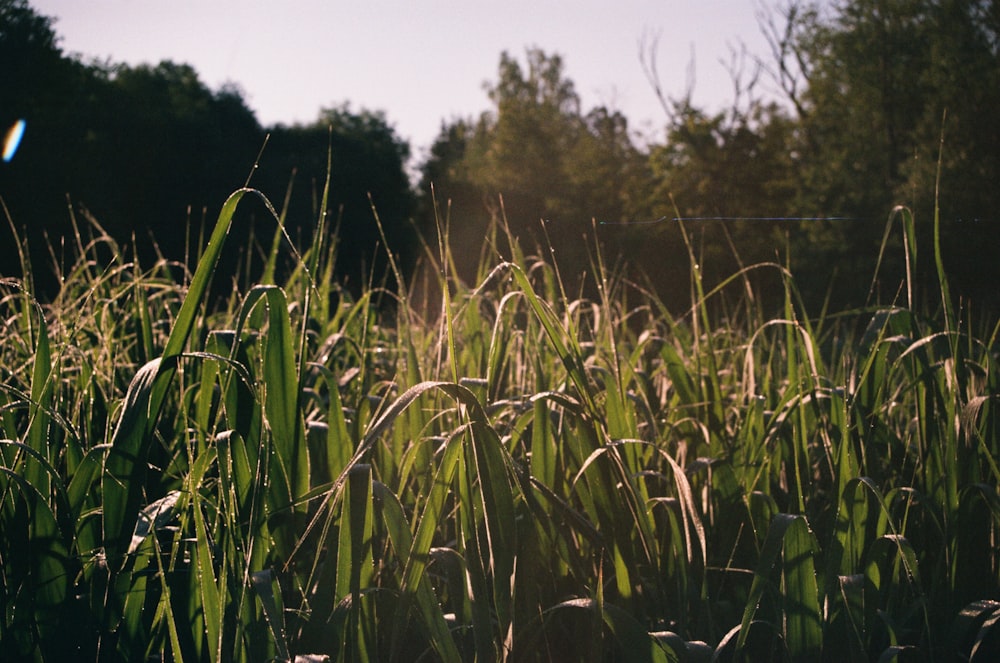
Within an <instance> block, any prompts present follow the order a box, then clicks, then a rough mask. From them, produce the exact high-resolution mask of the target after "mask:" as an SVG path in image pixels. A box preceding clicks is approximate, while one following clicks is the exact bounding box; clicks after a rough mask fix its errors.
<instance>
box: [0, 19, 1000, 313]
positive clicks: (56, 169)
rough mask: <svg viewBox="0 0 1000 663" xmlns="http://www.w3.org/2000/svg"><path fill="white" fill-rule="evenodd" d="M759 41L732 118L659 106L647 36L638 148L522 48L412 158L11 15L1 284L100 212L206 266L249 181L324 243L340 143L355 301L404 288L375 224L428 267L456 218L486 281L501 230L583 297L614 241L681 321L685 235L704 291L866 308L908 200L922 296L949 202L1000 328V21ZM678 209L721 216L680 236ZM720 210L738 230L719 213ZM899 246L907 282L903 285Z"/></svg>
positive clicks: (949, 232)
mask: <svg viewBox="0 0 1000 663" xmlns="http://www.w3.org/2000/svg"><path fill="white" fill-rule="evenodd" d="M760 27H761V30H763V31H764V33H765V35H766V36H767V38H768V42H769V44H770V46H771V52H770V53H762V54H751V53H747V52H745V51H742V50H740V49H734V52H733V58H732V62H731V65H730V71H731V75H732V80H733V99H732V104H731V106H730V107H729V108H726V109H723V110H718V111H708V110H706V109H702V108H697V107H695V106H694V105H693V104H692V102H691V98H692V95H691V86H693V83H694V80H693V78H692V79H691V80H690V81H689V88H688V89H687V90H684V91H681V92H680V93H679V94H670V93H669V91H667V90H665V89H664V87H663V83H662V81H661V80H660V79H659V76H658V74H657V69H656V63H657V62H656V41H655V39H648V40H646V41H645V43H644V44H643V46H642V48H641V49H640V52H639V53H637V62H636V66H643V67H645V70H646V72H647V74H648V76H649V79H650V85H651V86H652V87H653V89H654V90H655V91H656V92H657V93H658V95H659V98H660V100H661V102H662V105H663V110H664V129H665V130H664V131H663V132H662V133H661V134H660V135H659V136H658V137H656V138H651V137H648V136H647V137H641V136H639V134H638V132H636V131H634V130H633V129H632V128H630V127H629V124H628V119H627V118H626V117H624V116H622V115H621V114H620V113H618V112H616V111H615V110H614V109H613V108H607V107H595V108H583V107H582V106H581V102H580V98H579V96H578V95H577V93H576V91H575V89H574V85H573V82H572V81H571V80H569V79H568V78H567V77H566V75H565V73H564V67H563V61H562V59H561V58H560V56H559V55H557V54H553V53H546V52H545V51H544V50H541V49H537V48H532V49H528V50H527V51H526V53H525V54H524V56H523V58H519V57H517V56H515V55H512V54H509V53H503V54H501V55H500V62H499V67H498V71H497V74H496V79H495V80H493V81H491V82H489V83H488V84H487V91H488V94H489V99H490V102H491V108H490V109H489V110H487V111H485V112H483V113H482V114H481V115H480V116H479V117H469V118H453V119H450V120H446V121H444V122H443V123H442V126H441V131H440V134H439V136H438V137H437V139H436V141H435V142H434V144H433V146H432V147H431V149H430V150H429V153H428V155H427V156H426V158H425V159H424V160H423V162H422V163H419V164H413V163H411V148H410V146H409V145H408V144H407V143H406V142H405V141H404V140H401V139H400V137H399V136H397V135H396V133H395V131H394V128H393V125H392V123H391V119H390V118H387V117H386V116H385V114H384V113H382V112H380V111H377V110H375V111H373V110H368V109H359V110H355V109H352V108H351V107H350V106H349V105H347V104H342V105H335V106H333V107H331V108H327V109H323V110H322V111H320V112H319V113H318V116H317V119H316V121H315V122H314V123H312V124H309V125H306V126H300V125H296V126H282V125H279V126H270V127H264V126H261V125H260V123H259V122H258V121H257V119H256V118H255V115H254V112H253V110H252V109H251V108H249V107H248V105H247V103H246V101H245V99H244V95H243V93H242V92H241V91H240V90H239V89H238V88H237V87H232V86H229V87H222V88H221V89H218V90H212V89H209V88H208V87H207V86H206V85H205V84H204V83H203V82H202V81H201V80H200V79H199V76H198V73H197V72H196V71H195V70H194V69H192V68H191V67H190V66H188V65H185V64H178V63H174V62H161V63H159V64H155V65H152V64H150V65H141V66H134V67H133V66H126V65H122V64H117V63H113V62H82V61H80V60H79V59H78V58H77V57H75V56H71V55H68V54H66V53H64V52H63V51H62V50H61V48H60V45H59V37H58V34H57V33H56V32H55V29H54V23H53V20H52V19H51V18H49V17H45V16H42V15H39V14H38V13H37V12H35V11H34V10H33V9H32V8H31V6H30V5H29V3H28V2H26V1H25V0H0V90H3V97H2V98H3V103H2V105H0V127H3V128H4V130H6V128H7V127H9V126H11V125H12V124H13V123H14V122H15V121H16V120H17V119H19V118H25V119H26V120H27V122H28V130H27V134H26V137H25V140H24V142H23V144H22V146H21V148H20V149H19V151H18V152H17V155H16V157H15V158H14V159H13V160H12V161H11V162H10V163H0V197H2V200H3V203H4V205H5V206H6V208H7V213H6V214H7V216H8V218H9V219H10V223H9V224H8V223H6V222H5V223H4V225H5V226H8V227H7V228H3V229H0V233H2V234H3V236H4V239H3V240H2V241H0V261H2V262H0V265H2V267H0V271H2V272H3V274H4V275H5V276H21V274H19V273H18V272H19V271H20V268H18V267H17V265H19V264H20V263H19V260H18V252H17V251H18V247H17V244H16V242H15V241H14V240H13V238H15V237H18V238H20V239H21V240H22V241H27V242H29V243H30V245H31V247H32V251H31V255H32V257H33V258H34V259H35V260H45V261H48V262H49V263H52V262H53V261H54V262H55V263H56V265H57V266H58V265H60V264H63V263H65V264H71V261H70V260H69V256H68V255H67V254H68V253H70V252H72V251H73V248H72V247H67V246H65V245H64V244H65V242H66V241H67V240H66V239H65V238H69V237H73V231H72V228H73V225H74V223H75V224H82V223H87V222H88V221H87V219H88V218H92V219H93V220H96V221H97V222H99V223H100V224H101V226H102V227H103V228H104V229H106V230H107V232H108V233H109V234H110V235H112V236H113V237H115V238H116V239H117V240H119V241H121V242H127V243H130V244H131V245H132V246H133V247H134V249H133V250H134V251H135V252H136V253H137V254H138V256H137V257H138V258H139V259H140V261H146V262H148V261H150V260H152V259H154V258H156V257H159V256H161V255H162V256H163V257H166V258H168V259H171V260H176V261H178V264H181V263H187V262H190V260H191V259H192V257H193V255H192V254H193V253H195V252H196V251H197V248H196V247H198V246H200V243H199V242H201V241H202V236H203V233H204V227H205V225H206V224H207V223H210V222H211V221H213V220H214V219H215V216H216V215H217V213H218V210H219V208H220V207H221V205H222V203H223V201H224V200H225V199H226V196H227V195H228V194H229V193H231V192H232V191H233V190H234V189H235V188H238V187H239V186H242V185H243V184H244V183H245V182H246V181H247V178H248V176H249V175H251V171H253V172H252V177H251V179H250V180H249V183H250V185H251V186H253V187H255V188H258V189H260V190H261V191H263V192H264V193H265V194H266V195H267V196H268V197H269V198H270V199H271V200H272V202H273V203H274V205H275V206H276V207H277V208H279V210H280V209H283V208H286V209H287V216H286V221H287V223H288V226H289V228H290V233H291V235H292V237H309V236H310V233H311V230H312V229H313V228H314V226H315V223H316V215H317V213H318V209H319V208H320V205H319V200H318V199H317V196H318V195H319V192H320V191H322V183H323V181H324V179H325V178H326V176H327V172H328V164H327V158H328V148H332V149H331V150H329V155H330V164H329V173H330V176H331V183H332V186H331V195H332V200H331V204H330V210H331V211H332V212H333V213H335V214H336V218H335V219H332V220H331V221H332V222H333V223H332V224H331V227H332V228H336V232H337V233H338V235H337V241H338V243H339V246H340V250H339V252H338V270H339V272H340V274H339V275H340V276H341V277H342V278H343V279H344V280H345V281H346V283H347V284H348V286H349V287H354V288H357V287H359V286H360V285H361V284H364V283H367V282H369V281H375V282H376V283H380V282H382V280H383V279H384V278H386V277H385V257H384V255H385V254H384V247H380V246H379V244H380V242H379V239H378V238H379V234H378V229H377V227H376V224H375V222H374V214H373V206H374V209H375V210H377V212H378V216H379V218H380V220H381V223H382V224H383V227H384V230H385V233H386V237H387V239H388V242H389V244H390V248H391V249H392V250H393V251H394V252H395V253H397V254H398V255H399V258H400V261H401V264H402V265H404V269H405V271H406V272H407V273H410V274H412V273H413V271H414V270H415V269H417V265H418V264H419V262H420V255H421V250H422V249H421V248H420V246H421V245H420V243H419V242H418V241H416V238H415V233H417V232H420V233H422V234H423V235H424V237H425V238H426V241H427V242H428V244H429V245H430V246H434V242H435V240H434V231H435V228H436V225H437V223H438V222H440V223H441V224H447V226H448V227H449V232H450V237H451V240H452V245H453V247H454V248H455V249H456V252H457V254H458V255H461V254H462V247H463V246H465V247H468V248H467V250H466V253H467V255H468V256H469V261H468V264H467V265H461V264H460V265H458V268H459V269H460V270H465V273H466V275H467V276H469V277H471V276H472V274H471V270H472V268H473V267H472V266H473V265H475V264H478V256H479V254H480V252H481V251H482V250H484V249H483V247H484V243H483V242H484V240H483V238H484V237H486V236H487V232H486V229H487V227H488V224H489V223H490V221H491V220H492V219H496V218H498V217H501V216H502V217H503V218H506V220H507V222H508V223H509V225H510V227H511V229H512V230H513V232H514V233H515V234H516V235H518V236H520V237H521V238H522V241H524V242H525V244H527V245H528V246H532V245H537V246H538V247H539V250H540V251H542V252H548V251H549V250H550V247H551V250H553V251H555V255H556V257H557V259H558V260H559V264H560V267H561V269H562V271H563V276H564V278H565V279H566V281H567V285H568V286H569V287H572V288H579V287H584V286H582V285H581V284H582V283H583V280H582V279H579V278H577V277H578V276H579V275H581V274H584V273H585V272H588V271H589V270H590V257H589V256H588V255H587V249H586V246H588V243H586V242H583V241H581V235H587V236H588V237H592V236H593V235H594V234H595V233H596V234H597V235H598V237H599V239H600V240H601V242H602V244H603V246H604V247H605V251H606V256H607V257H608V258H609V259H612V260H614V259H616V258H624V259H626V261H627V266H626V267H623V269H625V270H627V272H628V274H629V275H630V276H631V277H634V278H636V279H639V280H648V283H649V284H650V285H651V286H652V287H654V288H655V289H656V290H658V292H659V295H660V296H661V297H662V298H663V299H664V300H665V301H666V302H667V303H668V304H670V305H673V306H683V305H685V302H686V301H687V292H686V289H687V285H686V284H687V283H688V281H687V278H686V272H687V270H688V269H689V261H688V259H687V254H686V249H685V244H684V242H683V241H682V239H681V233H682V232H685V231H686V232H687V233H689V234H690V235H691V236H692V239H693V240H694V245H695V246H696V247H698V250H699V251H700V255H699V256H697V258H698V262H699V264H700V265H701V268H702V270H703V272H704V274H705V276H706V278H707V279H708V280H709V281H710V282H711V281H712V280H718V279H720V278H723V277H725V276H727V275H729V274H730V273H732V271H733V269H734V268H738V266H739V264H740V263H743V264H752V263H755V262H759V261H766V260H770V261H774V260H777V261H779V262H786V261H789V260H790V261H791V266H792V268H793V271H795V273H796V275H797V277H798V281H799V284H800V287H801V288H802V289H803V293H804V296H805V298H806V301H807V304H808V305H809V306H811V307H817V308H818V307H819V306H821V305H822V304H823V302H824V301H829V302H830V303H832V304H836V305H838V306H860V305H863V304H864V303H865V302H866V300H867V299H868V296H869V290H870V286H871V270H872V266H873V265H874V263H875V260H876V257H877V254H878V246H879V241H880V239H881V236H882V233H883V231H884V228H885V223H886V220H887V219H888V218H889V215H890V212H891V210H892V209H893V208H894V206H896V205H906V206H908V207H910V208H911V209H912V210H913V211H914V214H915V218H916V220H917V224H918V226H921V225H922V226H925V230H924V231H918V233H917V234H918V236H919V237H921V238H922V239H924V240H926V241H927V242H928V245H927V246H924V247H922V249H923V250H922V251H920V252H919V260H918V281H919V280H921V279H923V280H924V281H926V282H928V283H930V282H932V281H933V279H934V276H933V264H932V263H933V256H932V252H931V251H930V250H929V242H930V241H931V240H932V232H930V226H931V224H932V222H933V215H934V207H935V200H936V196H935V192H936V190H937V188H938V186H939V188H940V194H939V196H938V197H937V199H938V200H940V214H941V223H942V226H941V227H942V237H943V248H944V261H945V265H946V267H947V269H948V271H949V276H950V278H951V283H952V286H953V287H954V288H955V289H956V291H957V294H959V295H961V296H963V297H964V298H966V300H967V301H972V302H974V303H975V305H976V306H981V307H986V308H987V309H989V310H994V311H995V310H996V309H997V307H998V305H1000V291H998V289H997V288H996V286H995V284H996V282H997V279H998V277H1000V262H998V261H996V260H995V259H994V256H995V255H997V252H998V249H1000V239H998V237H1000V235H998V233H997V218H996V210H997V209H1000V200H998V198H1000V187H998V186H997V183H998V182H1000V172H998V167H1000V126H998V123H997V122H996V108H998V107H1000V4H998V3H997V2H995V1H990V0H855V1H853V2H848V1H840V2H835V3H833V4H832V5H827V4H824V5H823V6H822V8H820V6H819V5H815V4H812V3H810V2H808V1H807V0H789V1H788V2H783V3H781V4H775V5H771V6H769V7H768V8H767V9H766V11H765V12H764V13H763V14H762V17H761V24H760ZM335 93H336V91H331V94H335ZM265 136H269V139H268V140H267V143H266V147H265V148H264V150H263V154H262V156H261V159H260V162H259V168H256V169H254V168H253V164H254V163H255V160H256V159H257V156H258V153H259V152H260V151H261V147H262V146H263V145H264V144H265ZM942 145H943V149H942ZM939 163H940V169H939ZM939 170H940V182H939V183H938V182H937V181H936V180H937V176H938V172H939ZM286 200H287V205H286V204H284V203H285V201H286ZM243 214H244V216H245V217H246V218H244V219H238V221H237V223H236V224H235V226H234V232H235V233H239V234H241V235H242V236H241V237H238V238H236V239H237V241H235V242H233V243H232V245H234V246H243V247H246V248H245V250H247V251H253V250H255V248H254V247H262V248H266V247H267V245H268V244H269V242H270V241H271V238H272V237H273V236H274V228H273V225H272V226H268V225H266V224H265V223H264V221H265V220H266V219H267V216H266V215H265V214H263V213H261V214H259V215H258V216H259V217H260V220H261V223H260V227H257V226H255V223H254V221H255V219H254V215H253V213H252V212H243ZM676 217H683V218H690V219H702V220H699V221H693V220H692V221H688V222H686V223H684V224H683V226H682V225H680V224H678V223H677V222H676ZM718 217H725V218H729V217H740V218H741V219H742V220H739V221H733V220H726V221H721V220H704V219H715V218H718ZM436 219H437V221H436ZM779 219H780V220H779ZM787 219H800V220H797V221H793V220H787ZM150 237H152V238H155V242H152V241H149V239H150ZM240 240H243V241H240ZM46 246H48V247H51V249H52V250H51V252H46V251H44V250H40V249H43V247H46ZM896 246H897V247H898V251H897V254H896V255H889V256H887V264H889V265H890V267H891V266H892V265H895V266H896V267H898V268H899V269H902V267H901V265H902V261H903V253H902V246H901V240H900V241H897V242H896ZM486 250H489V251H493V250H496V251H500V248H499V247H496V248H494V247H491V246H487V247H486ZM227 260H228V262H227V263H226V264H224V265H223V269H224V270H228V274H229V276H230V279H239V278H241V276H240V274H239V273H238V271H237V270H238V269H239V265H245V264H247V261H245V260H241V256H227ZM251 262H252V261H251ZM36 267H40V265H36ZM32 271H35V272H38V273H50V272H51V269H48V268H46V269H35V270H32ZM920 275H926V276H923V277H921V276H920ZM223 280H225V279H223ZM898 282H899V280H898V274H892V279H887V283H890V284H892V283H898ZM678 284H680V285H678ZM38 285H39V287H40V288H41V290H42V291H43V292H44V286H45V284H38ZM390 285H391V283H390ZM765 285H766V284H765ZM878 285H879V284H876V286H878ZM889 287H892V286H889ZM879 294H880V295H881V296H882V297H883V299H884V298H885V297H886V296H888V297H889V298H891V296H892V293H891V292H888V293H887V292H881V293H879Z"/></svg>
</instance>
